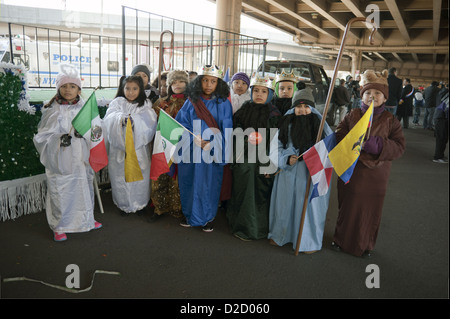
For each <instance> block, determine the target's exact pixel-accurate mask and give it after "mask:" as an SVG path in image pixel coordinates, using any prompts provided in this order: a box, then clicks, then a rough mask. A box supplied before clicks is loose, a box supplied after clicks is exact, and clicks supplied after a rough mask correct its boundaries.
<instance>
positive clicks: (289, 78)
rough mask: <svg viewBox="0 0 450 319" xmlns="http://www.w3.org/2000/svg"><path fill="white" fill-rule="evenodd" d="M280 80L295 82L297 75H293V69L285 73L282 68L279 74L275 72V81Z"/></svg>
mask: <svg viewBox="0 0 450 319" xmlns="http://www.w3.org/2000/svg"><path fill="white" fill-rule="evenodd" d="M281 81H291V82H294V83H297V82H298V80H297V77H296V76H295V75H294V71H291V73H286V72H285V71H284V70H283V71H281V74H277V76H276V79H275V82H276V83H278V82H281Z"/></svg>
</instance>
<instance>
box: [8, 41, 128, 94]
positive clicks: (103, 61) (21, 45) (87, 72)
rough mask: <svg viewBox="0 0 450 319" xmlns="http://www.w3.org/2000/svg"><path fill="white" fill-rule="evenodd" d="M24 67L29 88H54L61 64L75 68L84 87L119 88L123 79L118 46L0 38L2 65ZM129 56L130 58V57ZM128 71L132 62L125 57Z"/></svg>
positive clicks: (120, 51) (89, 42)
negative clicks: (26, 70)
mask: <svg viewBox="0 0 450 319" xmlns="http://www.w3.org/2000/svg"><path fill="white" fill-rule="evenodd" d="M11 49H12V51H13V61H14V64H17V65H18V64H22V65H24V66H25V67H26V68H27V69H28V74H27V80H28V86H29V87H44V88H45V87H55V86H56V76H57V74H58V72H59V64H60V63H69V64H73V65H75V66H76V67H77V68H78V70H79V71H80V75H81V79H82V84H83V87H97V86H99V85H100V84H101V86H102V87H117V86H118V83H119V79H120V77H121V75H122V47H121V45H120V42H119V43H112V44H111V43H103V44H102V46H101V47H100V46H99V43H98V42H97V43H95V42H92V41H87V40H86V41H83V39H82V38H81V37H80V38H79V39H77V40H76V41H74V42H58V41H51V40H50V41H47V40H45V41H34V40H32V39H30V37H28V36H26V35H17V36H14V37H12V39H11V41H10V38H9V36H6V37H0V62H6V63H10V62H11ZM126 56H131V54H127V55H126ZM125 60H126V62H125V63H126V64H127V65H126V67H127V70H131V68H132V65H131V59H128V58H127V57H126V59H125Z"/></svg>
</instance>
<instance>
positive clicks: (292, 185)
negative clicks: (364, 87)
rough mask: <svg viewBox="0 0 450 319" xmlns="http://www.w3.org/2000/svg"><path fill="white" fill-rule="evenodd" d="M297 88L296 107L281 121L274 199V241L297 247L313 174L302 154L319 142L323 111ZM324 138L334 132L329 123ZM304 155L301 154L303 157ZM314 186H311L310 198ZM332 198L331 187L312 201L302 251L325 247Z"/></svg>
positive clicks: (271, 223)
mask: <svg viewBox="0 0 450 319" xmlns="http://www.w3.org/2000/svg"><path fill="white" fill-rule="evenodd" d="M308 93H309V91H307V90H306V89H303V90H300V91H297V92H296V93H295V94H294V96H293V98H292V108H291V109H289V110H288V111H287V112H286V114H285V115H284V116H283V117H282V119H281V120H280V129H279V131H278V166H279V168H280V169H281V171H280V172H279V173H278V174H277V176H275V181H274V185H273V190H272V196H271V200H270V212H269V235H268V238H269V239H270V243H271V244H274V245H278V246H283V245H285V244H287V243H293V248H294V249H295V248H296V243H297V238H298V233H299V226H300V220H301V217H302V212H303V202H304V199H305V192H306V183H307V182H308V179H309V177H310V174H309V172H308V167H307V166H306V164H305V162H304V161H303V157H302V156H301V155H302V154H303V153H304V152H305V151H307V150H308V149H309V148H310V147H312V146H313V145H314V144H315V143H316V139H317V134H318V132H319V127H320V121H321V119H322V116H321V114H320V113H319V112H318V111H317V110H316V109H315V108H314V107H311V106H310V105H308V103H309V101H310V100H311V97H312V96H311V93H309V94H308ZM324 125H325V126H324V129H323V132H322V137H325V136H328V135H331V134H333V131H332V130H331V129H330V127H329V126H328V124H327V123H325V124H324ZM299 156H300V157H299ZM313 191H314V190H313V189H312V188H311V189H310V192H309V193H310V194H309V196H308V198H310V197H311V194H312V193H313ZM329 199H330V189H329V188H328V191H327V192H326V193H325V194H324V195H323V196H320V197H315V198H314V199H313V200H311V201H310V202H309V203H308V206H307V210H306V212H305V213H306V217H305V222H304V228H303V232H302V239H301V245H300V247H299V251H301V252H304V253H314V252H316V251H318V250H320V249H321V248H322V239H323V231H324V227H325V218H326V214H327V210H328V203H329Z"/></svg>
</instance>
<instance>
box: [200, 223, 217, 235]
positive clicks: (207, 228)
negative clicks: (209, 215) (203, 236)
mask: <svg viewBox="0 0 450 319" xmlns="http://www.w3.org/2000/svg"><path fill="white" fill-rule="evenodd" d="M202 230H203V231H204V232H205V233H210V232H212V231H213V230H214V228H213V225H212V223H211V222H209V223H207V224H206V225H205V226H203V227H202Z"/></svg>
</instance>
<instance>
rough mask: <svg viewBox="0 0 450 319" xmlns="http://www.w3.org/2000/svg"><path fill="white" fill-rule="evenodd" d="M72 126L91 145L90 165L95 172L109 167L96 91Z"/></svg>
mask: <svg viewBox="0 0 450 319" xmlns="http://www.w3.org/2000/svg"><path fill="white" fill-rule="evenodd" d="M72 125H73V127H74V129H75V130H77V132H78V133H79V134H80V135H83V137H84V138H85V139H86V140H87V141H88V143H89V145H90V155H89V163H90V164H91V167H92V169H93V170H94V171H95V172H98V171H99V170H101V169H102V168H103V167H105V166H106V165H108V155H107V154H106V147H105V141H104V139H103V130H102V121H101V119H100V115H99V112H98V106H97V98H96V97H95V91H94V92H92V94H91V96H90V97H89V99H88V100H87V101H86V103H84V105H83V107H82V108H81V110H80V111H79V112H78V114H77V115H76V116H75V118H74V119H73V120H72Z"/></svg>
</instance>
